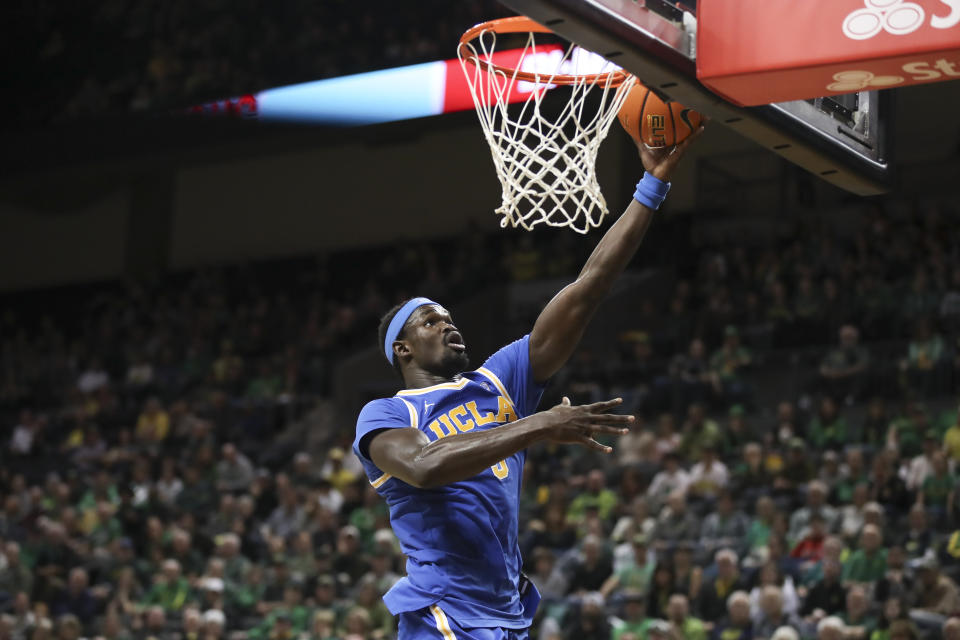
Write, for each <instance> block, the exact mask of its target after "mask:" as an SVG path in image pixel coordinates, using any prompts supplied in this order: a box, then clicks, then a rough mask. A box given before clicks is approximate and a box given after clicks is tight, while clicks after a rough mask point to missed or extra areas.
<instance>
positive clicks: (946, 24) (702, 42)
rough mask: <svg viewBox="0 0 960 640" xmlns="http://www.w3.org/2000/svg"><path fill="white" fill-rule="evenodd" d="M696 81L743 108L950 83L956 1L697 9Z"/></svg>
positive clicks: (955, 52)
mask: <svg viewBox="0 0 960 640" xmlns="http://www.w3.org/2000/svg"><path fill="white" fill-rule="evenodd" d="M697 21H698V26H697V78H698V79H699V80H700V82H701V83H703V84H704V85H705V86H706V87H708V88H709V89H710V90H711V91H714V92H715V93H717V94H719V95H721V96H723V97H725V98H726V99H727V100H729V101H730V102H734V103H736V104H740V105H744V106H754V105H761V104H768V103H771V102H784V101H787V100H799V99H805V98H815V97H819V96H826V95H834V94H842V93H852V92H854V91H859V90H867V89H885V88H890V87H901V86H908V85H912V84H924V83H928V82H942V81H945V80H954V79H957V78H960V0H737V1H736V2H731V1H730V0H700V1H699V2H698V5H697Z"/></svg>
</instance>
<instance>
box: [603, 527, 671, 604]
mask: <svg viewBox="0 0 960 640" xmlns="http://www.w3.org/2000/svg"><path fill="white" fill-rule="evenodd" d="M632 546H633V562H630V563H629V564H627V565H626V566H624V567H621V568H620V569H618V570H617V571H615V572H614V573H613V575H611V576H610V577H609V578H607V579H606V581H605V582H604V583H603V586H602V587H600V593H602V594H603V597H604V598H609V597H610V594H612V593H616V592H618V591H621V590H622V591H625V592H629V593H636V594H640V595H641V596H643V597H646V595H647V593H648V592H649V591H650V581H651V580H652V579H653V572H654V570H655V569H656V566H657V565H656V563H655V562H651V561H648V560H647V538H646V536H645V535H643V534H642V533H638V534H636V535H635V536H634V537H633V545H632Z"/></svg>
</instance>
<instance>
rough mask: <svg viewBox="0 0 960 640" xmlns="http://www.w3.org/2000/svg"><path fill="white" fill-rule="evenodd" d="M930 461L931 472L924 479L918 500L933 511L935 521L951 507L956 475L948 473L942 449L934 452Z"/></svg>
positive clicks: (942, 517) (945, 514) (940, 518)
mask: <svg viewBox="0 0 960 640" xmlns="http://www.w3.org/2000/svg"><path fill="white" fill-rule="evenodd" d="M931 461H932V463H933V473H932V474H931V475H928V476H927V477H926V479H924V481H923V486H922V488H921V490H920V494H919V496H918V501H919V502H920V504H922V505H923V506H924V507H926V508H927V510H928V511H931V512H932V513H933V517H934V520H935V521H942V520H943V519H944V518H945V517H947V516H949V515H950V512H951V511H952V509H953V500H954V495H955V490H956V486H957V477H956V476H954V475H953V474H952V473H950V468H949V467H948V466H947V457H946V456H945V455H944V453H943V452H942V451H937V452H935V453H934V454H933V456H932V458H931Z"/></svg>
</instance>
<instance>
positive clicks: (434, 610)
mask: <svg viewBox="0 0 960 640" xmlns="http://www.w3.org/2000/svg"><path fill="white" fill-rule="evenodd" d="M527 631H528V630H527V629H505V628H503V627H474V628H472V629H464V628H463V627H461V626H460V624H459V623H458V622H457V621H456V620H454V619H453V618H451V617H450V616H448V615H447V614H446V613H444V611H443V609H441V608H440V605H438V604H434V605H431V606H429V607H424V608H423V609H419V610H417V611H407V612H405V613H401V614H400V632H399V634H398V635H397V640H433V639H436V640H528V638H529V634H528V633H527Z"/></svg>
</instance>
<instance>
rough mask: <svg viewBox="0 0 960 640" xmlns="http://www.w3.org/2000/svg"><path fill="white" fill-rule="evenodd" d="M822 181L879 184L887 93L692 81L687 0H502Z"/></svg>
mask: <svg viewBox="0 0 960 640" xmlns="http://www.w3.org/2000/svg"><path fill="white" fill-rule="evenodd" d="M501 1H502V2H503V4H505V5H507V6H508V7H510V8H511V9H513V10H515V11H517V12H518V13H521V14H524V15H527V16H529V17H530V18H532V19H534V20H536V21H537V22H539V23H540V24H543V25H545V26H547V27H549V28H550V29H551V30H553V31H554V32H555V33H557V34H558V35H560V36H561V37H563V38H565V39H567V40H570V41H572V42H575V43H577V44H578V45H580V46H582V47H584V48H586V49H589V50H590V51H594V52H596V53H598V54H600V55H602V56H603V57H605V58H607V59H608V60H610V61H612V62H614V63H616V64H618V65H620V66H621V67H623V68H624V69H626V70H628V71H630V72H631V73H633V74H634V75H636V76H637V77H638V78H639V79H640V81H641V82H643V83H644V84H645V85H647V86H648V87H651V88H653V89H655V90H657V91H660V92H662V93H664V94H665V95H667V96H668V97H669V98H671V99H673V100H676V101H678V102H681V103H683V104H684V105H686V106H689V107H692V108H694V109H696V110H698V111H700V112H701V113H703V114H705V115H707V116H709V117H710V118H711V119H712V120H713V121H714V122H717V123H720V124H723V125H724V126H727V127H730V128H732V129H734V130H736V131H737V132H739V133H741V134H742V135H744V136H746V137H747V138H749V139H751V140H753V141H755V142H756V143H758V144H760V145H762V146H764V147H766V148H768V149H770V150H771V151H774V152H775V153H777V154H779V155H781V156H783V157H784V158H786V159H787V160H789V161H791V162H793V163H794V164H797V165H799V166H801V167H803V168H805V169H807V170H808V171H810V172H811V173H813V174H815V175H818V176H820V177H821V178H823V179H824V180H827V181H828V182H831V183H833V184H835V185H837V186H839V187H842V188H844V189H846V190H848V191H850V192H852V193H856V194H859V195H874V194H878V193H883V192H885V191H886V190H887V186H886V185H887V183H888V181H889V178H890V175H889V174H890V149H889V144H890V139H891V138H890V135H889V131H890V127H891V125H892V113H891V109H892V101H891V100H890V96H889V92H881V91H877V90H870V91H867V90H863V91H859V92H856V93H849V94H844V95H835V96H831V97H823V98H812V99H809V100H795V101H790V102H781V103H777V104H768V105H764V106H757V107H741V106H737V105H735V104H733V103H731V102H728V101H727V100H725V99H724V98H722V97H720V96H719V95H717V94H715V93H713V92H711V91H710V90H708V89H707V88H706V87H705V86H704V85H703V84H701V82H700V81H698V79H697V39H696V30H697V28H698V25H697V18H696V15H695V11H696V10H695V8H694V5H695V4H696V3H695V2H694V1H693V0H679V1H676V0H501Z"/></svg>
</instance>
